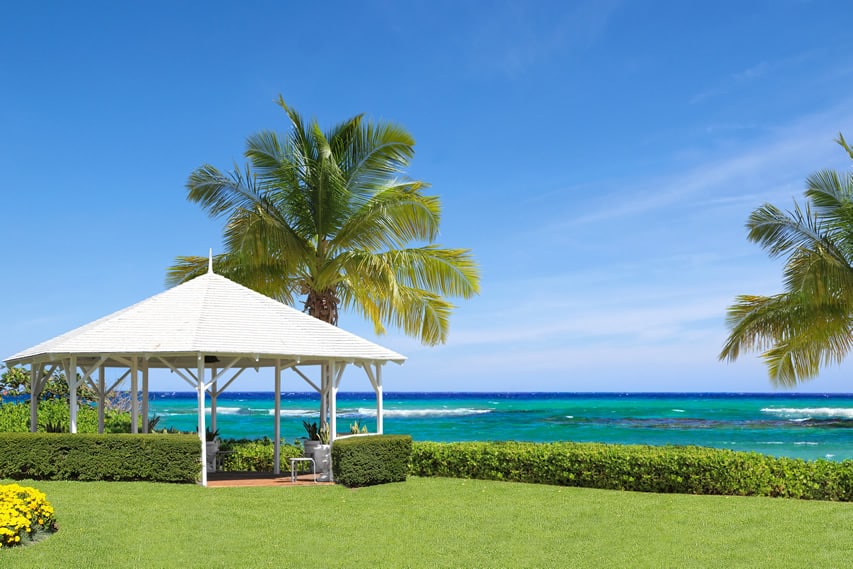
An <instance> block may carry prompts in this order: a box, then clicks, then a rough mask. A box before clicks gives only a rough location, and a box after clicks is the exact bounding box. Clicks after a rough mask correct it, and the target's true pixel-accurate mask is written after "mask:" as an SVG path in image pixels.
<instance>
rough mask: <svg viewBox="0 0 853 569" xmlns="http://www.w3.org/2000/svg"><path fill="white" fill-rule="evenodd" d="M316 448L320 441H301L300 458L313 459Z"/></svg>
mask: <svg viewBox="0 0 853 569" xmlns="http://www.w3.org/2000/svg"><path fill="white" fill-rule="evenodd" d="M318 446H320V441H312V440H310V439H305V440H303V441H302V456H304V457H307V458H314V451H315V450H317V447H318Z"/></svg>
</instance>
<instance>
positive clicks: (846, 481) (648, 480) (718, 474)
mask: <svg viewBox="0 0 853 569" xmlns="http://www.w3.org/2000/svg"><path fill="white" fill-rule="evenodd" d="M410 473H411V474H413V475H416V476H449V477H457V478H479V479H484V480H506V481H514V482H528V483H535V484H555V485H560V486H579V487H584V488H601V489H611V490H631V491H637V492H658V493H682V494H717V495H736V496H776V497H786V498H801V499H809V500H835V501H848V502H849V501H853V460H846V461H843V462H831V461H827V460H816V461H804V460H799V459H791V458H775V457H771V456H767V455H763V454H758V453H747V452H735V451H731V450H723V449H712V448H705V447H691V446H684V447H676V446H639V445H609V444H596V443H519V442H491V443H486V442H470V443H432V442H418V443H415V444H414V446H413V449H412V461H411V470H410Z"/></svg>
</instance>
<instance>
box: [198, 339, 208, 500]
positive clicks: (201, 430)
mask: <svg viewBox="0 0 853 569" xmlns="http://www.w3.org/2000/svg"><path fill="white" fill-rule="evenodd" d="M197 380H198V385H197V390H196V391H197V392H198V436H199V438H200V439H201V485H202V486H207V437H206V432H207V428H206V425H205V420H204V355H203V354H199V355H198V376H197Z"/></svg>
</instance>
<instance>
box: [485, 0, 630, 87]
mask: <svg viewBox="0 0 853 569" xmlns="http://www.w3.org/2000/svg"><path fill="white" fill-rule="evenodd" d="M617 5H618V2H616V1H613V0H607V1H601V0H598V1H596V0H587V1H584V2H580V3H574V4H572V5H565V9H564V11H563V12H561V13H560V12H558V13H554V12H553V11H551V10H547V11H543V10H542V9H541V8H540V7H538V6H537V5H536V4H535V3H534V4H531V3H529V2H502V3H494V4H490V5H489V7H488V8H487V9H485V10H483V13H482V14H481V15H480V22H479V24H478V27H477V28H476V30H475V31H474V32H473V33H472V34H471V37H470V39H471V47H470V52H471V55H472V57H473V60H474V63H475V66H476V67H477V68H478V69H483V68H485V69H489V70H491V71H493V72H497V73H500V74H502V75H504V76H507V77H510V78H516V77H518V76H520V75H522V74H523V73H524V72H525V71H526V70H527V69H529V68H530V67H533V66H537V65H542V64H544V63H548V62H551V61H552V60H553V59H554V58H557V57H561V56H563V55H565V54H567V53H571V52H572V51H574V50H582V49H586V48H587V47H589V46H590V45H591V44H593V43H594V42H595V41H597V40H598V38H599V37H600V36H601V35H602V34H603V33H604V31H605V29H606V27H607V22H608V19H609V18H610V16H611V14H612V12H613V11H614V10H615V9H616V7H617Z"/></svg>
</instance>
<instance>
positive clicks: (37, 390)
mask: <svg viewBox="0 0 853 569" xmlns="http://www.w3.org/2000/svg"><path fill="white" fill-rule="evenodd" d="M43 369H44V366H42V365H38V366H37V365H36V364H35V363H31V364H30V432H31V433H35V432H36V431H37V430H38V425H39V396H40V395H41V374H42V370H43Z"/></svg>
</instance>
